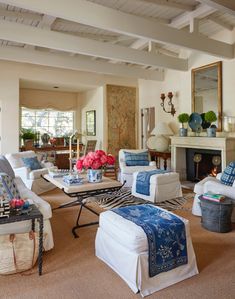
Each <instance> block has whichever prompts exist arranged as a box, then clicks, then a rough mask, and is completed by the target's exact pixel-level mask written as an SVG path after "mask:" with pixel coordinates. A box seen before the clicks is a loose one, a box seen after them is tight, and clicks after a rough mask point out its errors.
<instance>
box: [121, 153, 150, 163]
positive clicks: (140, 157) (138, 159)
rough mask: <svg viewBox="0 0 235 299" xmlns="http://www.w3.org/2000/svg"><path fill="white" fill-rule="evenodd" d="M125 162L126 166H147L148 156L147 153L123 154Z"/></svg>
mask: <svg viewBox="0 0 235 299" xmlns="http://www.w3.org/2000/svg"><path fill="white" fill-rule="evenodd" d="M124 155H125V161H126V165H127V166H148V165H149V156H148V151H146V152H141V153H131V152H125V151H124Z"/></svg>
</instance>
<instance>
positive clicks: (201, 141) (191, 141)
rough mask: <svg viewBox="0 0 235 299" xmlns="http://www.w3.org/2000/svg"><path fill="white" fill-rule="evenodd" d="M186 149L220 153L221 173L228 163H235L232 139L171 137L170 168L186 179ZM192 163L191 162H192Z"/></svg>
mask: <svg viewBox="0 0 235 299" xmlns="http://www.w3.org/2000/svg"><path fill="white" fill-rule="evenodd" d="M186 148H198V149H211V150H219V151H221V168H222V171H223V170H224V168H225V167H226V166H227V165H228V163H229V162H231V161H235V138H234V137H228V138H227V137H179V136H172V137H171V168H172V170H173V171H176V172H179V174H180V177H181V179H182V180H185V179H186V154H185V149H186ZM192 163H193V161H192Z"/></svg>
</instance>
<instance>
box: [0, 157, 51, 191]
mask: <svg viewBox="0 0 235 299" xmlns="http://www.w3.org/2000/svg"><path fill="white" fill-rule="evenodd" d="M5 157H6V158H7V160H8V161H9V162H10V164H11V167H12V168H13V170H14V173H15V175H16V176H19V177H21V179H22V180H23V182H24V184H25V185H26V186H27V188H29V189H30V190H32V191H33V192H35V193H36V194H42V193H44V192H46V191H49V190H52V189H55V186H54V185H52V184H51V183H49V182H47V181H45V180H44V179H43V178H42V177H41V176H42V175H44V174H47V173H48V169H49V168H51V167H54V165H53V164H52V163H51V162H45V161H40V160H39V159H38V161H39V163H40V165H41V167H42V168H41V169H36V170H31V169H30V168H28V167H26V166H25V164H24V162H23V159H22V158H32V157H37V155H36V153H35V152H34V151H25V152H20V153H14V154H6V155H5ZM37 158H38V157H37Z"/></svg>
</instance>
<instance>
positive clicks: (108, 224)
mask: <svg viewBox="0 0 235 299" xmlns="http://www.w3.org/2000/svg"><path fill="white" fill-rule="evenodd" d="M179 218H180V219H182V220H183V221H184V223H185V228H186V237H187V252H188V264H186V265H182V266H180V267H177V268H175V269H173V270H170V271H168V272H162V273H160V274H158V275H156V276H154V277H151V278H150V277H149V274H148V241H147V237H146V234H145V233H144V231H143V230H142V228H141V227H139V226H137V225H136V224H134V223H133V222H131V221H129V220H126V219H124V218H123V217H121V216H119V215H117V214H116V213H114V212H112V211H106V212H103V213H101V215H100V221H99V228H98V231H97V234H96V241H95V251H96V256H97V257H98V258H100V259H101V260H102V261H104V262H105V263H106V264H107V265H108V266H110V267H111V268H112V269H113V270H114V271H115V272H116V273H117V274H118V275H119V276H120V277H121V278H122V279H123V280H124V281H125V282H126V283H127V284H128V286H129V287H130V288H131V289H132V291H133V292H135V293H137V292H138V291H140V294H141V295H142V296H143V297H144V296H147V295H150V294H152V293H154V292H156V291H158V290H161V289H163V288H166V287H168V286H170V285H172V284H174V283H177V282H179V281H182V280H184V279H186V278H189V277H191V276H193V275H196V274H198V269H197V264H196V258H195V254H194V250H193V246H192V241H191V236H190V231H189V222H188V220H186V219H184V218H181V217H179Z"/></svg>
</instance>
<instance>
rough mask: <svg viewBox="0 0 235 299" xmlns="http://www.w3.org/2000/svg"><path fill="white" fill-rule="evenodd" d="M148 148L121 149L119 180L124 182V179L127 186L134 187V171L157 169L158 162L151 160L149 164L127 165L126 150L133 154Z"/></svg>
mask: <svg viewBox="0 0 235 299" xmlns="http://www.w3.org/2000/svg"><path fill="white" fill-rule="evenodd" d="M146 151H147V150H146V149H141V150H134V149H120V150H119V155H118V157H119V168H120V173H119V181H120V182H121V183H122V184H123V183H124V181H126V183H125V187H132V183H133V173H134V172H140V171H148V170H155V169H156V162H155V161H150V162H149V165H147V166H127V165H126V162H125V153H124V152H130V153H133V154H139V153H143V152H146Z"/></svg>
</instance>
